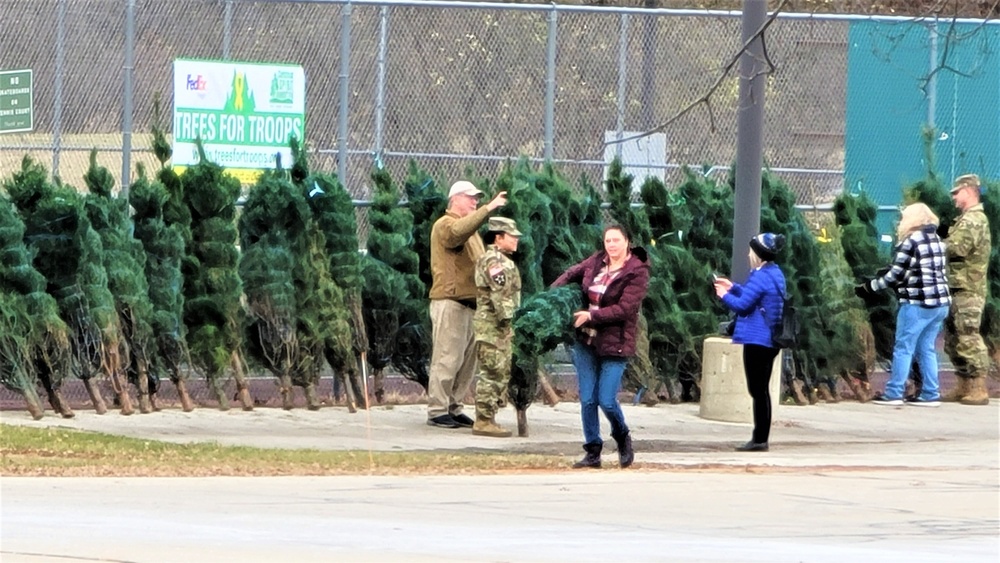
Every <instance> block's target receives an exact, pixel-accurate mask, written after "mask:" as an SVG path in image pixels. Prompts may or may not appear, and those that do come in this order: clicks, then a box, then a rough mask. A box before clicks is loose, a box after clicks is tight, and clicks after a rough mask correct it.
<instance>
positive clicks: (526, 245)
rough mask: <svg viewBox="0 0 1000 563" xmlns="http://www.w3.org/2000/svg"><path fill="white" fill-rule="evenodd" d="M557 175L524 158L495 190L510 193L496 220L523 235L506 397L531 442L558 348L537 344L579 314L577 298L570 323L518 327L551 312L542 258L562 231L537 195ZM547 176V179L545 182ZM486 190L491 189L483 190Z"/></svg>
mask: <svg viewBox="0 0 1000 563" xmlns="http://www.w3.org/2000/svg"><path fill="white" fill-rule="evenodd" d="M553 173H554V171H552V170H551V168H549V169H548V170H547V171H546V170H543V171H542V172H535V171H534V170H532V168H531V165H530V164H529V163H528V161H527V159H525V158H522V159H521V160H519V161H518V162H517V163H514V164H511V163H509V162H508V163H507V166H506V167H505V168H504V170H503V171H502V172H501V174H500V177H499V178H497V181H496V185H495V193H499V192H507V205H505V206H504V207H502V208H501V209H500V211H499V212H498V215H503V216H505V217H509V218H511V219H513V220H514V221H515V222H516V223H517V228H518V230H519V231H521V233H522V235H521V237H520V239H519V240H518V243H517V252H516V253H515V254H514V256H513V259H514V263H515V264H516V265H517V269H518V271H519V272H520V275H521V309H520V310H519V311H518V312H517V313H515V315H514V321H513V324H512V326H513V329H514V343H513V344H514V349H513V356H512V362H511V371H510V380H509V381H508V383H507V396H508V398H509V399H510V401H511V404H512V405H513V406H514V410H515V411H516V412H517V420H518V424H517V426H518V435H520V436H527V433H528V420H527V409H528V407H530V406H531V403H532V402H533V401H534V399H535V395H536V394H537V393H538V383H539V374H540V372H541V371H542V367H543V354H545V353H547V352H549V351H551V350H553V349H554V348H555V345H556V343H552V345H551V347H549V348H545V347H539V343H538V342H535V341H534V339H535V338H536V337H537V336H540V335H543V334H553V333H559V334H561V333H563V332H564V331H565V329H566V326H565V325H570V326H572V318H573V315H572V312H573V311H575V310H578V308H579V295H577V296H576V297H577V299H576V301H575V302H574V303H575V306H576V308H574V309H572V310H570V311H569V315H568V316H566V317H559V315H556V314H554V312H550V313H549V314H546V315H535V316H533V317H530V318H528V319H526V320H522V321H520V322H521V324H520V325H519V324H518V319H519V318H520V315H521V314H522V312H527V311H531V310H534V309H535V308H539V307H542V308H544V307H547V306H548V305H547V304H546V303H544V300H545V297H544V296H545V295H547V294H548V292H547V291H546V290H545V287H546V285H545V283H544V282H545V280H543V279H542V272H543V263H544V253H545V249H546V248H548V246H549V240H550V238H551V236H552V233H554V232H556V231H557V230H558V229H556V228H553V216H552V212H553V209H552V208H553V206H552V199H551V198H550V197H549V196H548V195H547V194H546V193H544V192H543V191H542V190H541V189H539V185H541V186H543V187H544V186H551V185H552V184H553V180H552V178H551V176H552V174H553ZM543 176H549V178H547V179H542V177H543ZM486 190H488V188H486V189H484V191H486ZM492 195H494V194H487V195H484V196H483V197H484V199H485V198H489V197H491V196H492ZM559 273H562V272H559ZM556 275H558V274H556ZM519 326H520V328H519Z"/></svg>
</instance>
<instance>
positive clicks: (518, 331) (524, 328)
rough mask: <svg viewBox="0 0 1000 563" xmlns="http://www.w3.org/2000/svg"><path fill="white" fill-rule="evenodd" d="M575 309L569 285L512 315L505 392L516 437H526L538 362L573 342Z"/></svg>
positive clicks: (576, 292) (576, 296)
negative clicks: (513, 416) (511, 345)
mask: <svg viewBox="0 0 1000 563" xmlns="http://www.w3.org/2000/svg"><path fill="white" fill-rule="evenodd" d="M518 230H521V225H520V223H519V224H518ZM522 232H523V231H522ZM579 308H580V286H579V285H576V284H572V285H566V286H563V287H557V288H554V289H548V290H545V291H542V292H539V293H535V294H534V295H530V296H528V297H527V298H525V299H522V301H521V308H520V309H518V310H517V312H516V313H514V320H513V321H512V326H513V328H514V354H513V361H512V362H511V369H510V372H511V373H510V384H509V386H508V388H507V392H508V396H509V397H510V400H511V403H513V405H514V409H515V410H516V411H517V435H518V436H522V437H523V436H527V435H528V418H527V410H528V407H529V406H531V403H532V401H533V400H534V398H535V395H536V394H537V393H538V377H537V374H538V370H539V368H540V367H541V365H540V358H541V357H542V356H543V355H544V354H545V353H546V352H549V351H551V350H554V349H555V348H556V346H558V345H560V344H570V343H571V342H573V338H574V329H573V323H572V320H571V319H572V318H573V312H574V311H577V310H579Z"/></svg>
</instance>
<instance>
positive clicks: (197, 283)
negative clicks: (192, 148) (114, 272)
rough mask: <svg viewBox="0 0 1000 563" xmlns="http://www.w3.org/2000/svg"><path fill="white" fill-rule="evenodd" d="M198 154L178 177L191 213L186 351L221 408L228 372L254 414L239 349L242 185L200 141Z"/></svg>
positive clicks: (178, 213) (173, 211)
mask: <svg viewBox="0 0 1000 563" xmlns="http://www.w3.org/2000/svg"><path fill="white" fill-rule="evenodd" d="M198 154H199V161H198V164H196V165H194V166H191V167H189V168H187V169H186V170H184V173H183V175H182V176H181V183H182V186H181V192H182V194H183V198H184V203H185V204H186V206H187V209H188V211H189V213H190V215H191V231H190V233H191V237H190V240H189V242H188V245H187V248H186V253H187V256H186V258H185V260H184V263H183V265H182V268H183V271H184V324H185V325H186V326H187V344H188V349H189V350H190V353H191V361H192V363H193V364H194V365H195V366H196V367H197V368H198V369H199V370H201V372H202V373H203V374H204V375H205V377H206V379H207V380H208V384H209V387H210V388H211V389H212V390H213V392H214V393H215V396H216V398H217V399H218V402H219V408H221V409H228V408H229V399H228V397H227V396H226V392H225V390H224V387H223V386H224V383H225V374H226V372H227V370H229V369H231V370H232V374H233V378H234V379H235V381H236V389H237V396H238V397H239V400H240V403H241V404H242V406H243V409H244V410H252V409H253V399H252V398H251V397H250V390H249V389H248V387H247V381H246V376H245V373H244V371H245V365H244V360H243V357H242V354H241V349H240V347H241V344H242V330H241V327H242V322H243V310H242V307H241V305H240V296H241V294H242V284H241V282H240V277H239V272H238V271H237V267H238V264H239V251H238V250H237V249H236V237H237V231H236V200H237V198H238V197H239V195H240V182H239V180H237V179H236V178H234V177H232V176H230V175H228V174H226V173H225V171H224V170H223V168H222V167H221V166H219V165H218V164H216V163H214V162H210V161H209V160H208V158H207V157H206V156H205V149H204V147H203V146H202V144H201V142H199V143H198ZM164 183H165V184H166V182H164ZM170 189H171V187H170V186H169V185H168V191H169V190H170ZM172 195H173V193H172ZM168 201H169V200H168ZM168 209H169V210H170V214H171V216H172V217H173V216H175V214H176V216H177V217H178V220H177V222H178V223H182V222H183V219H180V218H179V217H182V216H183V212H181V211H179V210H176V209H175V207H174V206H173V205H169V204H168ZM171 221H173V219H171Z"/></svg>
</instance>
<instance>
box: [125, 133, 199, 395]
mask: <svg viewBox="0 0 1000 563" xmlns="http://www.w3.org/2000/svg"><path fill="white" fill-rule="evenodd" d="M153 138H154V143H153V149H154V154H155V155H156V158H157V160H159V161H160V165H161V169H160V172H159V174H158V177H157V179H153V180H150V179H149V178H147V177H146V171H145V168H144V167H143V166H141V165H140V166H139V167H138V178H137V179H136V181H135V182H133V183H132V186H131V187H130V188H129V193H128V197H129V203H130V204H131V206H132V209H133V212H134V215H133V221H134V224H135V238H136V240H138V241H139V242H140V243H141V244H142V247H143V250H144V251H145V253H146V268H145V271H146V280H147V282H148V285H149V301H150V304H151V306H152V317H151V318H150V324H151V326H152V330H153V335H154V340H155V345H156V353H154V354H152V356H151V358H150V364H149V369H150V373H151V374H152V375H153V377H154V378H156V379H157V380H159V379H162V378H164V377H168V378H169V379H170V381H171V382H173V384H174V385H175V386H176V387H177V395H178V397H179V399H180V402H181V408H182V409H183V410H184V412H190V411H191V410H193V409H194V403H193V402H192V401H191V396H190V394H189V393H188V390H187V374H188V371H187V370H186V369H182V368H183V367H184V366H185V365H186V364H188V363H190V355H189V353H188V349H187V341H186V339H185V334H186V332H187V330H186V327H185V326H184V275H183V273H182V272H181V261H182V260H183V259H184V256H185V253H184V248H185V243H184V235H183V234H182V233H183V229H182V227H181V226H180V225H178V224H176V223H175V224H168V223H167V221H166V220H165V219H164V213H165V211H164V210H165V207H166V206H167V204H168V202H169V201H170V192H169V191H168V190H167V187H166V184H164V183H163V181H162V180H160V179H159V178H160V177H168V181H173V178H176V175H175V174H174V172H173V171H172V170H170V169H169V168H168V167H167V162H168V161H169V160H170V157H171V152H172V151H171V149H170V144H169V143H167V142H166V140H165V137H164V135H163V132H162V131H161V130H160V129H159V128H158V127H154V128H153Z"/></svg>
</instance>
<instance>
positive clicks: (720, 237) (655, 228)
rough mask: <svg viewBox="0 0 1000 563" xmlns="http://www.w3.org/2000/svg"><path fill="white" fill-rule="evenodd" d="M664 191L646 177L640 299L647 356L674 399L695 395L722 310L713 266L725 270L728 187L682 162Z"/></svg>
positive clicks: (729, 223)
mask: <svg viewBox="0 0 1000 563" xmlns="http://www.w3.org/2000/svg"><path fill="white" fill-rule="evenodd" d="M684 173H685V181H684V183H682V184H681V185H680V186H679V187H678V188H677V189H676V190H673V191H668V190H667V188H666V186H664V184H663V182H661V181H660V180H658V179H656V178H649V179H647V180H646V182H644V183H643V186H642V189H641V190H640V195H641V198H642V201H643V204H644V207H645V210H646V215H647V217H648V220H649V225H650V237H651V240H652V241H653V242H654V243H655V244H652V245H651V246H650V248H649V249H648V250H649V254H650V269H651V271H650V286H649V292H648V293H647V295H646V300H645V301H644V302H643V313H644V316H645V317H646V319H648V322H649V328H648V332H649V338H650V361H651V362H652V364H653V366H654V369H655V370H656V371H657V372H658V373H659V374H660V378H661V381H662V382H663V383H664V384H665V389H666V391H667V396H668V398H669V399H670V400H671V401H672V402H679V401H694V400H698V399H699V397H700V390H699V387H698V381H699V379H700V377H701V366H702V341H703V340H704V338H705V337H706V336H709V335H712V334H716V333H717V332H718V328H719V324H720V322H721V321H722V320H723V319H725V318H726V312H725V308H724V307H723V306H722V305H721V304H720V303H719V300H718V299H717V298H716V297H715V292H714V289H713V287H712V277H711V276H712V272H713V271H714V272H725V271H728V270H729V258H730V256H729V249H730V248H731V242H732V221H733V215H732V209H733V208H732V189H731V188H730V187H729V186H725V185H723V186H720V185H718V184H716V183H715V182H714V181H712V180H711V179H709V178H706V177H704V176H702V175H701V174H697V173H695V172H694V171H692V170H690V169H685V170H684Z"/></svg>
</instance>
